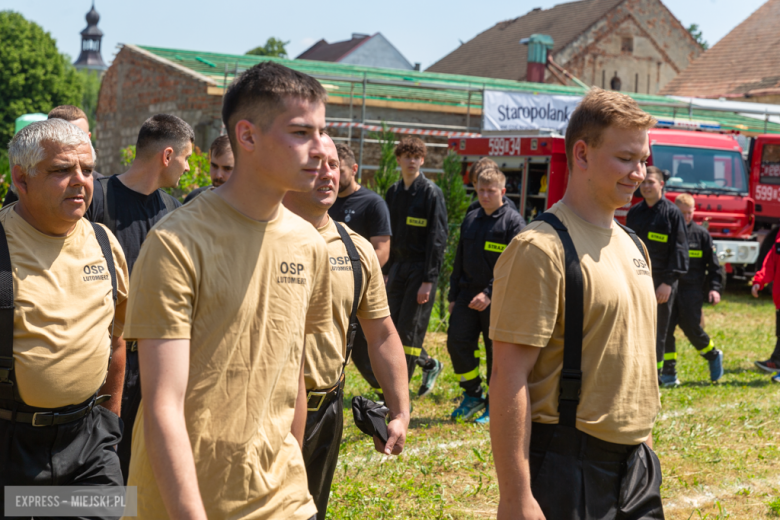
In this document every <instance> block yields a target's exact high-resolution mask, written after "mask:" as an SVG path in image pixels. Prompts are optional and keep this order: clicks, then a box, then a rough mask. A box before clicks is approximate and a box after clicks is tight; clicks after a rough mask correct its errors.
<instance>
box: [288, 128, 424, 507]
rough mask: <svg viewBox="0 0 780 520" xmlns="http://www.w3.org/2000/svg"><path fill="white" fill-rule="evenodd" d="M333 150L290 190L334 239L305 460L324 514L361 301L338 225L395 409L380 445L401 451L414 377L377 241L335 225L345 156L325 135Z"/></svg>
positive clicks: (315, 342) (314, 339)
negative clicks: (327, 323)
mask: <svg viewBox="0 0 780 520" xmlns="http://www.w3.org/2000/svg"><path fill="white" fill-rule="evenodd" d="M326 141H327V143H326V151H327V157H326V160H325V161H324V162H323V164H322V167H321V169H320V173H319V175H318V176H317V182H316V183H315V184H314V189H312V190H311V191H309V192H294V191H291V192H288V193H287V195H285V197H284V205H285V206H286V207H287V208H288V209H289V210H290V211H292V212H293V213H295V214H297V215H299V216H300V217H302V218H304V219H305V220H307V221H308V222H309V223H311V224H312V225H313V226H314V227H315V228H316V229H317V231H319V233H320V234H321V235H322V237H323V238H324V239H325V242H327V244H328V253H329V258H328V261H329V268H330V277H331V291H332V297H333V300H332V306H333V328H332V330H330V331H329V332H327V333H325V334H309V335H307V336H306V368H305V377H306V391H307V393H308V395H307V403H308V414H307V418H306V434H305V437H304V441H303V460H304V462H305V463H306V475H307V477H308V481H309V491H310V492H311V494H312V496H313V497H314V501H315V502H316V504H317V511H318V514H319V518H325V514H326V512H327V509H328V497H329V495H330V485H331V483H332V482H333V474H334V473H335V471H336V462H337V461H338V454H339V446H340V445H341V434H342V431H343V429H344V411H343V409H342V406H343V405H342V403H343V399H344V393H343V389H344V370H343V369H344V367H345V358H346V363H348V362H349V357H351V356H350V354H351V352H348V351H347V343H348V341H349V336H350V319H351V314H352V309H353V304H354V300H355V277H354V273H353V270H352V267H353V264H352V261H351V258H350V255H349V249H348V247H347V245H346V242H345V239H344V238H342V236H341V232H340V231H339V229H338V227H337V226H341V228H342V229H343V231H344V232H345V233H346V234H347V237H348V240H350V241H351V243H352V244H353V246H354V248H355V250H356V251H357V253H358V256H359V257H360V260H359V261H360V266H361V269H360V275H361V288H360V289H359V290H360V299H359V302H358V306H357V308H356V318H357V320H358V321H359V322H360V325H361V326H362V327H363V330H364V331H365V334H366V340H367V342H368V346H367V349H368V353H369V355H370V356H371V357H372V358H373V360H374V363H373V366H375V367H376V369H375V371H376V377H377V378H378V380H379V383H380V384H381V385H382V389H383V390H384V393H385V402H386V403H387V406H388V408H389V409H390V413H389V416H390V423H389V424H388V425H387V431H388V439H387V443H385V442H383V441H382V440H381V439H379V438H378V437H374V442H375V445H376V449H377V451H379V452H380V453H383V454H385V455H391V454H392V455H398V454H400V453H401V451H402V450H403V446H404V442H405V440H406V430H407V428H408V427H409V384H408V381H407V372H406V356H405V355H404V348H403V345H402V344H401V338H400V337H399V336H398V332H396V330H395V325H393V320H392V318H390V308H389V307H388V305H387V294H386V293H385V284H384V282H383V279H382V268H381V267H380V266H379V259H378V258H377V255H376V253H375V252H374V249H373V247H372V245H371V242H369V241H368V240H366V239H365V238H363V237H361V236H360V235H359V234H357V233H356V232H354V231H353V230H351V229H350V228H348V227H347V226H346V225H345V224H336V223H335V222H334V221H333V219H332V218H330V217H329V215H328V209H330V207H331V206H332V205H333V203H334V202H335V200H336V195H337V192H338V185H339V156H338V152H337V151H336V145H335V144H333V141H332V140H331V139H330V138H329V137H326Z"/></svg>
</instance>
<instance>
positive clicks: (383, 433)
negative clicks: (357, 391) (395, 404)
mask: <svg viewBox="0 0 780 520" xmlns="http://www.w3.org/2000/svg"><path fill="white" fill-rule="evenodd" d="M389 411H390V410H388V409H387V407H386V406H384V405H382V404H378V403H375V402H374V401H372V400H371V399H366V398H365V397H363V396H360V395H358V396H356V397H353V398H352V417H353V418H354V419H355V424H356V425H357V427H358V428H360V431H362V432H363V433H365V434H366V435H369V436H371V437H373V436H374V435H376V436H377V437H379V438H380V439H382V442H384V443H386V442H387V423H386V422H385V421H386V420H387V419H386V418H387V413H388V412H389Z"/></svg>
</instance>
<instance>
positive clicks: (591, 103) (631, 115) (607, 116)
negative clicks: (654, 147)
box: [566, 87, 658, 171]
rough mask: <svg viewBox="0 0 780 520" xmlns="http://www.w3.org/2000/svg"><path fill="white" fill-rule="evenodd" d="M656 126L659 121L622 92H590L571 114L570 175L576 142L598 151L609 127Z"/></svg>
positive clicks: (567, 145)
mask: <svg viewBox="0 0 780 520" xmlns="http://www.w3.org/2000/svg"><path fill="white" fill-rule="evenodd" d="M656 123H658V121H657V120H656V119H655V118H654V117H653V116H651V115H650V114H648V113H647V112H645V111H644V110H642V109H641V108H639V104H638V103H637V102H636V101H635V100H634V99H633V98H631V97H629V96H627V95H625V94H621V93H620V92H614V91H611V90H603V89H600V88H598V87H593V88H591V89H590V90H589V91H588V93H587V94H585V97H584V98H582V101H580V104H579V105H577V108H575V109H574V112H572V114H571V118H570V119H569V126H568V127H566V160H567V162H568V165H569V171H571V170H572V166H573V163H574V157H573V152H574V143H576V142H577V141H585V143H586V144H587V145H588V146H592V147H594V148H598V147H599V146H600V145H601V139H602V137H603V134H604V130H606V129H607V128H609V127H610V126H616V127H619V128H625V129H631V130H633V129H641V130H648V129H650V128H652V127H654V126H655V125H656Z"/></svg>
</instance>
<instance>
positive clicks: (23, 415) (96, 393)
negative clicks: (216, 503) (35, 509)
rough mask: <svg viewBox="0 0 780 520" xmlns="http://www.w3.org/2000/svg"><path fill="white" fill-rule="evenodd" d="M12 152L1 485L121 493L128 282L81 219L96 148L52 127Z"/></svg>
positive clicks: (1, 235) (5, 227)
mask: <svg viewBox="0 0 780 520" xmlns="http://www.w3.org/2000/svg"><path fill="white" fill-rule="evenodd" d="M8 155H9V159H10V165H11V174H12V176H13V181H14V184H15V185H16V188H17V192H18V194H19V201H18V202H16V203H14V204H11V205H9V206H7V207H5V208H3V209H2V210H0V468H2V470H1V471H0V488H2V487H4V486H25V485H26V486H29V485H61V486H62V485H64V486H88V485H121V484H122V475H121V472H120V468H119V459H118V457H117V455H116V452H115V451H114V446H115V445H116V444H117V443H118V442H119V440H120V439H121V437H122V422H121V420H120V419H119V416H118V414H119V409H120V403H121V393H122V380H123V375H124V363H125V362H124V358H125V352H124V348H123V342H122V341H121V339H120V338H121V335H122V328H123V322H124V314H125V303H126V299H127V279H128V274H127V265H126V262H125V257H124V255H123V254H122V249H121V248H120V246H119V243H118V242H117V240H116V238H114V236H113V235H112V234H111V233H109V232H108V231H107V230H106V228H105V227H103V226H102V225H100V224H91V223H90V222H88V221H87V220H85V219H84V218H83V216H84V213H85V211H86V209H87V207H88V206H89V203H90V200H91V199H92V182H93V181H92V176H91V174H92V171H93V170H94V168H95V151H94V149H93V148H92V145H91V144H90V140H89V137H88V135H87V134H86V133H85V132H84V131H82V130H81V129H79V128H78V127H77V126H75V125H72V124H70V123H68V122H66V121H63V120H60V119H50V120H48V121H40V122H37V123H33V124H31V125H29V126H27V127H26V128H24V129H23V130H21V131H20V132H19V133H18V134H16V136H15V137H14V138H13V139H12V140H11V142H10V143H9V146H8ZM109 394H110V395H109ZM99 405H102V406H99ZM3 500H4V497H3V495H2V494H0V505H2V507H0V516H3V515H4V511H5V504H4V503H3V502H2V501H3Z"/></svg>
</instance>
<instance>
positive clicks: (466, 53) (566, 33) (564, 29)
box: [428, 0, 625, 81]
mask: <svg viewBox="0 0 780 520" xmlns="http://www.w3.org/2000/svg"><path fill="white" fill-rule="evenodd" d="M624 1H625V0H581V1H579V2H569V3H566V4H559V5H556V6H555V7H553V8H551V9H534V10H533V11H531V12H529V13H528V14H526V15H524V16H521V17H519V18H515V19H514V20H507V21H504V22H499V23H497V24H496V25H494V26H493V27H491V28H490V29H488V30H487V31H485V32H482V33H480V34H478V35H477V36H475V37H474V38H473V39H472V40H469V41H468V42H466V43H464V44H463V45H461V46H460V47H458V48H457V49H455V50H454V51H453V52H451V53H450V54H448V55H447V56H445V57H444V58H442V59H441V60H439V61H438V62H436V63H434V64H433V65H431V66H430V67H429V68H428V71H429V72H445V73H454V74H466V75H468V76H485V77H492V78H503V79H513V80H520V81H522V80H524V79H525V73H526V58H527V57H528V49H527V48H526V47H525V46H524V45H520V43H519V42H520V39H521V38H528V37H529V36H531V35H532V34H547V35H549V36H552V39H553V42H554V44H555V47H553V54H554V53H556V52H557V51H559V50H561V49H563V48H564V47H565V46H566V45H568V44H569V43H570V42H571V41H572V40H574V39H575V38H576V37H577V36H579V35H580V34H582V33H583V32H584V31H585V30H586V29H588V27H590V26H591V25H593V24H594V23H596V22H597V21H599V20H600V19H601V18H603V17H604V16H605V15H606V14H607V13H608V12H609V11H611V10H612V9H614V8H615V7H617V6H618V5H619V4H621V3H622V2H624Z"/></svg>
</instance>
